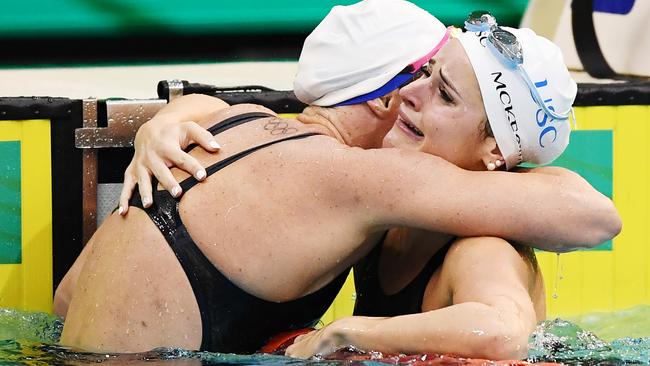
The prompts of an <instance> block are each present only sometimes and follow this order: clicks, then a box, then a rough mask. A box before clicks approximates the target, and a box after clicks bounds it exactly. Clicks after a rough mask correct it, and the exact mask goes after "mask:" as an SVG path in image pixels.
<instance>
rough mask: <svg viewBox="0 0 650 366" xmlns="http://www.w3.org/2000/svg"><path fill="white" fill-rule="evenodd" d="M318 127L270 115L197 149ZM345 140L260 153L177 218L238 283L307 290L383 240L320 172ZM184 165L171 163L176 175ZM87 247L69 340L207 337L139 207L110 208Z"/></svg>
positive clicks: (189, 201)
mask: <svg viewBox="0 0 650 366" xmlns="http://www.w3.org/2000/svg"><path fill="white" fill-rule="evenodd" d="M251 108H252V109H258V107H256V106H245V105H242V106H235V107H230V108H228V109H226V110H223V111H221V112H220V113H219V114H218V115H217V116H215V117H216V118H213V119H212V121H213V122H215V121H219V120H223V119H226V118H228V117H229V116H230V115H233V114H240V113H244V112H245V111H250V110H251ZM202 124H203V125H204V126H205V127H208V125H211V124H213V123H209V124H207V123H202ZM313 131H314V128H311V127H307V126H304V125H302V124H300V123H299V122H297V121H291V120H279V119H278V118H275V117H272V118H264V119H259V120H255V121H252V122H249V123H246V124H244V125H241V126H238V127H235V128H232V129H230V130H228V131H225V132H223V133H222V134H220V135H219V139H220V141H221V143H222V150H221V152H220V153H219V154H208V153H206V152H204V151H201V149H200V148H197V149H195V151H194V152H193V153H192V154H193V155H194V156H196V157H198V159H199V160H200V161H201V163H202V164H203V165H204V166H208V165H211V164H213V163H215V162H217V161H220V160H222V159H225V158H227V157H228V156H230V155H232V154H235V153H237V152H240V151H243V150H245V149H247V148H249V147H251V146H255V145H259V144H262V143H266V142H269V141H273V140H277V139H279V138H282V137H286V136H290V135H292V134H299V133H305V132H313ZM320 131H322V130H320ZM345 148H347V147H345V146H344V145H341V144H340V143H338V142H337V141H336V140H335V139H332V138H330V137H326V136H312V137H307V138H304V139H300V140H295V141H285V142H281V143H278V144H275V145H272V146H270V147H268V148H265V149H262V150H259V151H256V152H254V153H252V154H251V155H249V156H246V157H244V158H243V159H241V160H239V161H237V162H235V163H234V164H232V165H229V166H227V167H225V168H224V169H223V170H221V171H218V172H216V173H215V174H213V175H211V176H209V177H208V178H207V179H206V181H205V182H204V183H201V184H198V185H196V186H194V187H193V188H192V189H190V190H189V191H187V192H184V195H183V197H182V199H181V200H180V204H179V212H180V217H181V218H182V221H183V223H184V224H185V227H186V228H187V231H188V232H189V234H190V236H191V237H192V239H193V240H194V242H195V243H196V244H197V246H198V248H200V250H201V251H202V252H203V254H205V256H206V257H207V258H208V259H209V260H210V262H212V264H213V265H214V266H215V267H216V268H217V269H218V270H219V271H220V272H221V273H222V274H223V275H225V276H226V277H227V278H228V279H229V280H230V281H231V282H232V283H233V284H235V285H236V286H238V287H239V288H241V289H242V290H244V291H246V292H248V293H250V294H251V295H254V296H256V297H259V298H261V299H264V300H268V301H273V302H285V301H289V300H294V299H297V298H300V297H302V296H304V295H307V294H309V293H312V292H314V291H316V290H318V289H320V288H322V287H323V286H325V285H326V284H327V283H329V282H331V281H332V280H333V279H334V278H336V277H337V275H339V274H340V273H341V272H343V271H344V270H346V269H347V268H349V267H350V266H351V265H352V264H353V263H354V261H356V260H357V259H358V258H360V257H361V256H363V255H364V254H365V253H366V252H367V251H368V250H369V249H370V248H371V246H372V245H373V244H374V242H373V240H376V238H374V236H375V235H372V234H369V233H367V232H364V230H363V225H361V224H360V219H362V218H356V219H355V212H354V211H353V210H349V209H348V208H347V207H348V206H347V205H345V204H339V202H338V201H337V197H335V196H334V194H333V192H335V190H332V188H331V187H332V186H335V182H333V181H328V180H335V179H339V177H337V176H335V175H329V174H323V171H325V170H326V169H325V170H324V167H326V166H327V164H331V163H332V161H331V160H332V159H333V155H332V154H328V152H329V151H332V150H333V149H345ZM183 174H184V173H181V172H180V171H177V172H175V175H176V177H177V178H178V179H179V181H180V180H183V179H185V178H186V176H184V175H183ZM367 237H370V239H369V240H366V238H367ZM333 243H336V245H333ZM358 249H360V250H358ZM86 250H89V251H90V252H89V254H88V255H87V259H86V263H85V265H84V267H83V269H82V270H81V272H80V275H79V278H78V281H77V287H76V289H75V291H74V295H73V299H72V301H71V304H70V308H69V310H68V313H67V319H66V326H65V329H64V332H63V335H62V339H61V341H62V343H63V344H66V345H71V346H75V347H80V348H84V349H89V350H97V351H115V350H118V351H120V352H131V351H144V350H148V349H152V348H155V347H159V346H176V347H183V348H189V349H196V348H198V347H199V346H200V344H201V316H200V313H199V308H198V306H197V301H196V298H195V295H194V293H193V292H192V287H191V286H190V283H189V281H188V279H187V275H186V274H185V272H184V271H183V269H182V267H181V265H180V263H179V262H178V259H177V258H176V256H175V254H174V252H173V251H172V249H171V248H170V247H169V245H168V244H167V242H166V241H165V238H164V236H163V234H162V233H161V232H160V230H159V229H158V228H157V227H156V226H155V225H154V223H153V222H152V221H151V219H150V218H149V217H148V216H147V214H146V213H144V212H143V211H142V210H140V209H137V208H135V207H132V208H131V209H130V213H129V214H128V215H127V216H126V217H124V218H122V217H120V216H119V215H118V214H116V213H114V214H113V215H111V216H110V217H109V218H108V219H107V220H106V221H105V222H104V223H103V224H102V226H101V227H100V228H99V229H98V230H97V232H96V234H95V235H94V236H93V238H92V239H91V244H90V245H89V247H88V248H87V249H86Z"/></svg>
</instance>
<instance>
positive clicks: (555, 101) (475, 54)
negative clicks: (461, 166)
mask: <svg viewBox="0 0 650 366" xmlns="http://www.w3.org/2000/svg"><path fill="white" fill-rule="evenodd" d="M502 28H503V29H505V30H507V31H509V32H511V33H512V34H514V35H515V36H516V37H517V40H518V41H519V43H520V44H521V47H522V52H523V58H524V63H523V68H524V70H525V71H526V72H527V73H528V75H529V76H530V79H531V80H532V82H533V83H534V84H535V86H536V88H537V90H538V92H539V94H540V96H541V97H542V100H543V101H544V102H545V104H546V105H547V106H548V107H549V108H550V109H552V110H554V111H557V112H564V111H567V110H570V108H571V105H572V104H573V101H574V100H575V97H576V93H577V85H576V83H575V81H573V79H572V78H571V76H570V75H569V71H568V70H567V67H566V65H565V64H564V60H563V58H562V53H561V52H560V49H559V47H557V46H556V45H555V44H553V43H552V42H551V41H549V40H548V39H546V38H544V37H541V36H538V35H537V34H535V32H533V31H532V30H530V29H526V28H522V29H513V28H508V27H502ZM487 34H488V32H465V33H463V34H460V35H458V39H459V40H460V43H461V44H462V45H463V48H464V49H465V52H466V53H467V56H468V57H469V60H470V62H471V64H472V67H473V68H474V73H475V74H476V79H478V84H479V87H480V89H481V96H482V97H483V104H484V106H485V112H486V114H487V118H488V120H489V121H490V127H491V128H492V132H494V138H495V139H496V142H497V145H498V146H499V150H501V154H503V157H504V158H505V161H506V167H507V168H508V169H511V168H513V167H515V166H516V165H517V164H519V163H522V162H524V163H533V164H548V163H550V162H551V161H553V160H555V158H557V157H558V156H560V154H562V152H563V151H564V149H565V148H566V146H567V145H568V143H569V134H570V132H571V126H570V122H569V119H566V120H553V119H552V118H551V117H550V116H547V115H546V114H545V113H544V111H543V110H542V108H541V107H540V106H539V105H538V104H537V103H535V101H534V99H533V97H532V95H531V92H530V90H529V88H528V86H527V84H526V82H525V81H524V79H523V77H522V76H521V75H520V74H519V73H518V72H517V71H516V70H515V69H512V68H510V67H508V66H506V65H504V64H503V63H502V61H500V60H499V59H498V58H497V56H496V55H495V54H494V51H493V50H491V49H489V47H487V45H486V42H487Z"/></svg>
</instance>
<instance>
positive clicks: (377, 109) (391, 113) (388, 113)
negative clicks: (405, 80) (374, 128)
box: [366, 90, 401, 119]
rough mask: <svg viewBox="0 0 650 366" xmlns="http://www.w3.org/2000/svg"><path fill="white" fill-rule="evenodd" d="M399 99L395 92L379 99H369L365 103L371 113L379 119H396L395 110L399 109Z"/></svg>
mask: <svg viewBox="0 0 650 366" xmlns="http://www.w3.org/2000/svg"><path fill="white" fill-rule="evenodd" d="M400 102H401V99H400V97H399V94H398V92H397V90H393V91H392V92H390V93H388V94H386V95H384V96H383V97H380V98H375V99H371V100H369V101H367V102H366V104H367V105H368V108H370V110H371V111H372V113H374V114H375V116H377V118H380V119H386V118H391V119H396V118H397V110H398V109H399V105H400Z"/></svg>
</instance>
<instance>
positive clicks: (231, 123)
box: [185, 112, 276, 152]
mask: <svg viewBox="0 0 650 366" xmlns="http://www.w3.org/2000/svg"><path fill="white" fill-rule="evenodd" d="M267 117H276V116H275V115H273V114H269V113H265V112H250V113H244V114H238V115H236V116H232V117H230V118H226V119H224V120H223V121H221V122H219V123H217V124H215V125H213V126H211V127H210V128H208V131H210V133H211V134H212V136H216V135H218V134H220V133H222V132H224V131H227V130H229V129H231V128H233V127H237V126H239V125H241V124H244V123H247V122H251V121H254V120H256V119H259V118H267ZM197 146H198V145H197V144H190V145H188V146H187V147H186V148H185V152H189V151H191V150H192V149H194V148H195V147H197Z"/></svg>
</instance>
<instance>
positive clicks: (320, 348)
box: [285, 317, 374, 358]
mask: <svg viewBox="0 0 650 366" xmlns="http://www.w3.org/2000/svg"><path fill="white" fill-rule="evenodd" d="M373 321H374V320H373V319H372V318H366V317H347V318H342V319H339V320H337V321H334V322H332V323H330V324H329V325H327V326H325V327H323V328H321V329H319V330H315V331H313V332H309V333H307V334H303V335H301V336H298V337H296V339H295V341H294V342H293V344H292V345H291V346H289V347H288V348H287V351H286V352H285V355H287V356H290V357H297V358H309V357H311V356H314V355H317V354H318V355H328V354H330V353H333V352H335V351H337V350H339V349H341V348H343V347H347V346H350V345H354V346H357V348H358V346H359V344H356V343H355V342H354V340H353V339H352V335H353V334H354V333H356V332H363V330H364V329H367V327H368V326H369V323H372V322H373Z"/></svg>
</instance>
